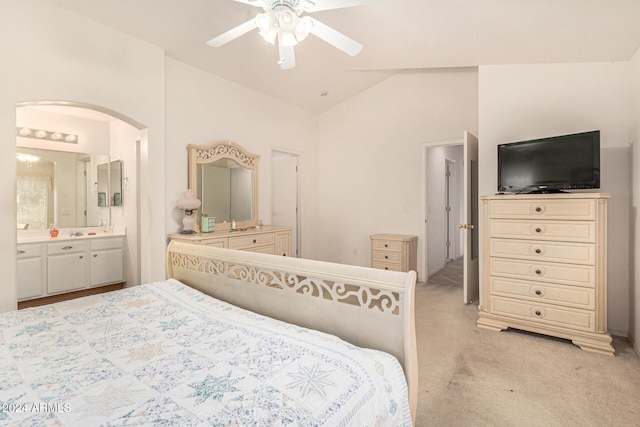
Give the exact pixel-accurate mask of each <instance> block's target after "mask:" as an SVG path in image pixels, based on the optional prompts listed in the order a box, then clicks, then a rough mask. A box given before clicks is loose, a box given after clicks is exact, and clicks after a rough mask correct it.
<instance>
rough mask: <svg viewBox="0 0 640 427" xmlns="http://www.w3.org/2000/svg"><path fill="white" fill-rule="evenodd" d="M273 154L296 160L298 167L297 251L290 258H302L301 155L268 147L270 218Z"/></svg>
mask: <svg viewBox="0 0 640 427" xmlns="http://www.w3.org/2000/svg"><path fill="white" fill-rule="evenodd" d="M274 153H280V154H284V155H286V156H289V157H295V158H296V164H297V166H298V173H297V174H296V208H297V210H298V213H297V215H296V224H295V228H296V229H295V233H294V235H295V236H296V239H295V240H296V241H295V246H296V249H297V253H292V254H291V256H294V257H297V258H302V183H301V179H300V171H301V170H302V153H301V152H300V151H297V150H291V149H289V148H282V147H276V146H271V147H269V217H270V218H271V212H272V210H273V206H271V196H272V185H273V182H272V178H273V173H272V170H271V168H272V167H273V157H274Z"/></svg>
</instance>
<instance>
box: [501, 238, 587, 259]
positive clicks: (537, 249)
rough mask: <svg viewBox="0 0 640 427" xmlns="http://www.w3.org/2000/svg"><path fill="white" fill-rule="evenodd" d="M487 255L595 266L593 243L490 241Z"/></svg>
mask: <svg viewBox="0 0 640 427" xmlns="http://www.w3.org/2000/svg"><path fill="white" fill-rule="evenodd" d="M489 254H490V256H492V257H501V258H518V259H529V260H533V259H535V260H540V261H552V262H569V263H574V264H586V265H595V262H596V246H595V244H593V243H563V242H539V241H538V242H537V241H527V240H509V239H491V240H490V242H489Z"/></svg>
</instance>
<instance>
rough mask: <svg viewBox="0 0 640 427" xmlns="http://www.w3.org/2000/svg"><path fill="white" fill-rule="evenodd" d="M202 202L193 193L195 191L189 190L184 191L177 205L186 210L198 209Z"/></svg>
mask: <svg viewBox="0 0 640 427" xmlns="http://www.w3.org/2000/svg"><path fill="white" fill-rule="evenodd" d="M201 204H202V202H201V201H200V200H198V199H196V196H195V195H194V194H193V191H191V190H187V191H185V192H184V193H182V198H181V199H180V200H178V203H177V206H178V208H180V209H184V210H185V211H189V213H191V212H190V211H192V210H194V209H198V208H199V207H200V205H201Z"/></svg>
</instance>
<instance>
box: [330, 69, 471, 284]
mask: <svg viewBox="0 0 640 427" xmlns="http://www.w3.org/2000/svg"><path fill="white" fill-rule="evenodd" d="M477 104H478V88H477V71H476V70H475V69H471V68H470V69H457V70H431V71H414V72H403V73H398V74H396V75H394V76H392V77H390V78H388V79H386V80H384V81H382V82H381V83H379V84H377V85H376V86H374V87H372V88H370V89H368V90H366V91H364V92H362V93H360V94H359V95H357V96H355V97H353V98H351V99H349V100H347V101H345V102H344V103H342V104H340V105H338V106H337V107H335V108H333V109H331V110H329V111H327V112H325V113H323V114H321V115H320V138H319V150H320V155H319V159H320V164H319V171H320V187H319V193H318V195H319V199H320V200H321V205H320V207H319V227H320V229H321V231H322V233H321V234H320V237H319V239H318V247H319V252H318V255H319V258H321V259H323V260H326V261H335V262H341V263H346V264H354V265H362V266H369V265H370V260H371V255H370V254H371V251H370V239H369V236H370V235H372V234H376V233H396V234H411V235H417V236H418V238H419V243H418V266H419V268H418V270H419V271H418V275H419V276H420V277H423V276H424V271H423V270H424V264H425V263H424V261H423V258H422V257H423V254H422V252H423V251H422V246H423V239H424V233H425V223H424V220H425V213H424V203H425V202H424V194H423V193H424V184H423V182H422V181H423V177H422V157H423V156H422V153H423V150H424V147H423V145H424V144H425V143H427V142H435V141H446V140H453V139H461V138H462V137H463V133H464V131H465V130H469V131H471V132H472V133H475V132H476V129H477Z"/></svg>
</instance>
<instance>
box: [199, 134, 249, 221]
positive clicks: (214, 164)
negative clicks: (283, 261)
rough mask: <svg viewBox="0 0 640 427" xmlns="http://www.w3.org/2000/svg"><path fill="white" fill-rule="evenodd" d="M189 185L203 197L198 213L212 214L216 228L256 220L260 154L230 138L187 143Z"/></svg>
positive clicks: (200, 197) (209, 215)
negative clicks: (218, 140) (250, 150)
mask: <svg viewBox="0 0 640 427" xmlns="http://www.w3.org/2000/svg"><path fill="white" fill-rule="evenodd" d="M187 150H188V152H189V189H190V190H192V191H193V192H194V193H195V195H196V197H197V198H198V199H200V200H201V201H202V206H200V209H199V215H200V216H202V215H207V216H208V217H215V228H216V230H230V229H231V223H232V222H233V221H235V222H236V227H237V228H238V229H246V228H249V227H255V226H256V225H257V224H258V161H259V160H260V156H258V155H256V154H252V153H250V152H248V151H246V150H245V149H244V148H243V147H242V146H240V145H238V144H235V143H233V142H231V141H222V142H214V143H212V144H209V145H193V144H189V145H187Z"/></svg>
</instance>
